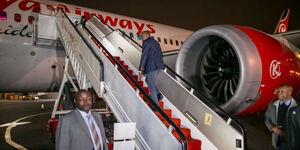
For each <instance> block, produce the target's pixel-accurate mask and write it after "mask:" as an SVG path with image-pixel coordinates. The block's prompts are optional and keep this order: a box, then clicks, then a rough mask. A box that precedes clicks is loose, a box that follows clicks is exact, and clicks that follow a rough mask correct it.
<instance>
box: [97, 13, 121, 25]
mask: <svg viewBox="0 0 300 150" xmlns="http://www.w3.org/2000/svg"><path fill="white" fill-rule="evenodd" d="M98 17H99V18H100V20H101V21H102V22H104V23H106V24H108V23H109V24H110V25H111V26H113V27H115V26H117V23H118V18H114V19H112V17H110V16H106V17H105V18H104V17H103V16H102V15H100V14H98Z"/></svg>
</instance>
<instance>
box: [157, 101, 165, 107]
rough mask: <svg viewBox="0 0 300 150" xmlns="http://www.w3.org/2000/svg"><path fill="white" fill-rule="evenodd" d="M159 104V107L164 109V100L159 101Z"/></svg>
mask: <svg viewBox="0 0 300 150" xmlns="http://www.w3.org/2000/svg"><path fill="white" fill-rule="evenodd" d="M158 106H159V108H161V109H163V108H164V102H163V101H159V102H158Z"/></svg>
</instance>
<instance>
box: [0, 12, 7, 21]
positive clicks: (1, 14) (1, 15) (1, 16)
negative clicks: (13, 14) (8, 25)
mask: <svg viewBox="0 0 300 150" xmlns="http://www.w3.org/2000/svg"><path fill="white" fill-rule="evenodd" d="M6 19H7V14H6V12H5V11H0V20H6Z"/></svg>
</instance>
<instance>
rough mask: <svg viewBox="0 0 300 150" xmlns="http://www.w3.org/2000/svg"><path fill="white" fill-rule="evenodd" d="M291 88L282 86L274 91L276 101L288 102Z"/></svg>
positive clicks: (285, 85)
mask: <svg viewBox="0 0 300 150" xmlns="http://www.w3.org/2000/svg"><path fill="white" fill-rule="evenodd" d="M292 93H293V87H292V86H290V85H287V84H283V85H281V86H279V87H278V88H277V89H276V94H277V97H278V99H280V100H283V101H288V100H290V99H291V98H292Z"/></svg>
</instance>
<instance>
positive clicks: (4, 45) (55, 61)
mask: <svg viewBox="0 0 300 150" xmlns="http://www.w3.org/2000/svg"><path fill="white" fill-rule="evenodd" d="M57 7H59V8H61V9H63V10H64V11H65V12H66V13H67V14H68V15H69V16H71V17H76V18H80V17H81V16H88V15H89V14H95V15H97V16H98V17H99V18H100V19H101V20H103V21H104V22H105V23H107V24H108V25H110V26H111V27H112V28H114V29H120V30H122V31H124V32H125V33H126V34H127V35H129V36H131V37H132V38H133V39H134V40H136V41H138V42H139V43H140V44H141V39H140V37H139V34H140V33H141V32H142V31H144V30H147V31H149V32H150V33H151V36H153V37H154V38H155V39H156V40H157V41H159V43H160V44H161V47H162V50H163V51H169V50H178V49H180V46H181V45H182V44H183V41H184V40H185V39H186V38H187V37H188V36H189V35H190V34H191V33H192V31H189V30H185V29H180V28H176V27H172V26H168V25H162V24H158V23H154V22H150V21H145V20H141V19H136V18H130V17H126V16H122V15H117V14H113V13H108V12H103V11H99V10H93V9H88V8H84V7H80V6H75V5H69V4H63V3H59V2H54V1H47V0H30V1H28V0H8V1H0V74H1V78H0V92H33V91H56V90H57V89H58V87H59V85H60V81H61V79H62V76H63V66H64V56H65V53H64V50H63V47H62V46H61V45H60V44H57V46H55V47H53V46H52V47H50V46H34V45H33V41H34V34H36V33H34V31H33V25H34V24H36V23H37V22H38V14H39V13H42V14H47V13H48V12H49V11H50V10H51V9H53V8H54V9H57Z"/></svg>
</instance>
